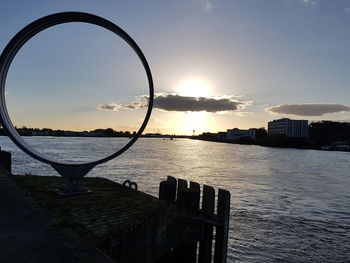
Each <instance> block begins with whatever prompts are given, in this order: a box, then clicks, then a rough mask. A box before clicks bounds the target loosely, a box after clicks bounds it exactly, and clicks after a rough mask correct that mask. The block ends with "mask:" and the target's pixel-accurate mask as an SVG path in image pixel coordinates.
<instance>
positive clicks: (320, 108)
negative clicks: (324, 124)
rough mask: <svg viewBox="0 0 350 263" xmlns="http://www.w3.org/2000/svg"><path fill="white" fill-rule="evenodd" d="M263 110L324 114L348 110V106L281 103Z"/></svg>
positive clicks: (296, 113) (282, 112)
mask: <svg viewBox="0 0 350 263" xmlns="http://www.w3.org/2000/svg"><path fill="white" fill-rule="evenodd" d="M265 110H266V111H268V112H270V113H273V114H286V115H296V116H323V115H324V114H328V113H336V112H343V111H350V107H349V106H346V105H342V104H330V103H329V104H322V103H307V104H282V105H278V106H274V107H270V108H266V109H265Z"/></svg>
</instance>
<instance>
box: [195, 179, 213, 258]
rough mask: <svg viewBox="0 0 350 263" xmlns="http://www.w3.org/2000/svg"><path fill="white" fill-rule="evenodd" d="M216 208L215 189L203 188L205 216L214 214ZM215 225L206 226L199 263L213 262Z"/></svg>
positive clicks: (200, 247)
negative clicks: (212, 249)
mask: <svg viewBox="0 0 350 263" xmlns="http://www.w3.org/2000/svg"><path fill="white" fill-rule="evenodd" d="M214 206H215V190H214V188H213V187H211V186H208V185H204V186H203V200H202V212H203V215H204V216H211V215H213V214H214ZM212 240H213V225H211V224H206V225H205V228H204V236H203V240H201V241H200V243H199V253H198V263H210V262H211V258H212V255H211V248H212V243H213V241H212Z"/></svg>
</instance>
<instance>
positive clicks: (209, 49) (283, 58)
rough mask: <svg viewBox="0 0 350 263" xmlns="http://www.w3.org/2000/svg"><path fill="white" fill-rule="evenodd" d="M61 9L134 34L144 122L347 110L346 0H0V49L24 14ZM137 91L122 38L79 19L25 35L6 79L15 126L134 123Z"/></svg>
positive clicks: (221, 123) (196, 125) (186, 129)
mask: <svg viewBox="0 0 350 263" xmlns="http://www.w3.org/2000/svg"><path fill="white" fill-rule="evenodd" d="M63 11H81V12H87V13H92V14H95V15H98V16H101V17H104V18H106V19H108V20H110V21H111V22H113V23H115V24H117V25H118V26H120V27H121V28H123V29H124V30H125V31H126V32H128V34H129V35H130V36H131V37H132V38H133V39H134V40H135V41H136V43H137V44H138V45H139V46H140V48H141V49H142V51H143V53H144V54H145V56H146V58H147V61H148V63H149V65H150V68H151V71H152V75H153V79H154V86H155V101H154V108H153V112H152V116H151V119H150V122H149V124H148V126H147V129H146V132H161V133H172V134H192V133H193V131H194V133H195V134H199V133H202V132H217V131H225V130H226V129H232V128H235V127H237V128H241V129H248V128H258V127H267V122H268V121H271V120H273V119H278V118H282V117H288V118H292V119H307V120H309V121H319V120H333V121H350V102H349V98H350V87H349V83H350V74H349V73H350V30H349V28H350V0H337V1H333V0H266V1H261V0H218V1H214V0H178V1H164V0H159V1H156V0H154V1H153V0H149V1H110V0H101V1H89V0H84V1H78V0H77V1H72V0H70V1H66V0H60V1H41V0H35V1H34V0H31V1H28V0H27V1H16V0H12V1H8V0H2V1H1V8H0V21H1V23H0V35H1V38H0V51H1V52H2V50H3V49H4V48H5V46H6V45H7V43H8V42H9V41H10V39H11V38H12V37H13V36H14V35H15V34H16V33H17V32H18V31H19V30H20V29H22V28H23V27H24V26H26V25H27V24H29V23H30V22H32V21H34V20H36V19H38V18H40V17H43V16H45V15H49V14H52V13H57V12H63ZM147 100H148V83H147V78H146V74H145V71H144V69H143V67H142V64H141V63H140V61H139V59H138V58H137V56H136V55H135V53H134V52H133V51H132V49H131V48H130V47H129V46H128V45H127V44H126V43H125V42H124V41H123V40H121V39H120V38H119V37H118V36H116V35H114V34H113V33H111V32H109V31H107V30H105V29H102V28H99V27H97V26H94V25H89V24H84V23H67V24H64V25H58V26H55V27H52V28H49V29H47V30H45V31H43V32H41V33H39V34H38V35H36V36H35V37H33V38H32V39H31V40H29V41H28V42H27V43H26V44H25V45H24V46H23V47H22V49H21V50H20V51H19V53H18V54H17V55H16V57H15V59H14V61H13V62H12V65H11V68H10V71H9V73H8V76H7V82H6V104H7V108H8V111H9V114H10V117H11V120H12V122H13V124H14V125H16V126H19V127H21V126H27V127H36V128H44V127H48V128H53V129H66V130H76V131H83V130H93V129H97V128H108V127H110V128H113V129H115V130H129V131H134V130H138V127H139V126H140V125H141V123H142V121H143V119H144V116H145V114H146V107H147Z"/></svg>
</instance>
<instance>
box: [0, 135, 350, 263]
mask: <svg viewBox="0 0 350 263" xmlns="http://www.w3.org/2000/svg"><path fill="white" fill-rule="evenodd" d="M25 139H26V140H27V141H28V143H29V144H30V145H32V146H33V147H35V148H36V149H37V150H39V151H41V152H44V153H45V154H48V155H50V156H53V158H58V159H61V160H67V161H73V160H74V161H91V160H96V159H99V158H102V157H104V156H106V152H107V153H111V152H112V151H113V150H116V149H119V148H120V147H121V146H123V145H125V143H127V142H128V139H126V138H67V137H65V138H57V137H56V138H55V137H27V138H25ZM0 146H1V147H2V149H3V150H7V151H10V152H12V154H13V173H20V174H23V173H31V174H38V175H57V174H56V172H55V171H54V170H53V169H52V168H50V167H49V166H48V165H44V164H41V163H40V162H38V161H36V160H34V159H32V158H31V157H28V156H27V155H26V154H24V153H22V152H21V151H20V150H18V149H17V148H16V147H15V146H14V145H13V143H12V142H11V141H10V140H9V139H8V138H7V137H4V136H1V137H0ZM349 168H350V153H349V152H329V151H314V150H297V149H282V148H268V147H260V146H248V145H237V144H224V143H215V142H205V141H197V140H189V139H174V140H169V139H166V140H163V139H156V138H141V139H140V140H138V141H137V142H136V143H135V145H134V146H132V147H131V148H130V149H129V150H128V151H127V152H125V153H124V154H122V155H121V156H119V157H118V158H116V159H114V160H112V161H110V162H108V163H105V164H102V165H99V166H97V167H95V168H94V169H93V170H92V171H91V172H90V174H89V176H102V177H106V178H109V179H111V180H114V181H116V182H123V181H124V180H126V179H131V180H132V181H135V182H137V184H138V186H139V190H141V191H144V192H146V193H149V194H151V195H155V196H157V194H158V185H159V182H160V181H162V180H164V179H165V178H166V176H168V175H171V176H174V177H177V178H183V179H186V180H192V181H195V182H198V183H200V184H207V185H211V186H214V187H215V188H224V189H227V190H229V191H230V192H231V219H230V238H229V248H228V262H250V263H252V262H350V173H349Z"/></svg>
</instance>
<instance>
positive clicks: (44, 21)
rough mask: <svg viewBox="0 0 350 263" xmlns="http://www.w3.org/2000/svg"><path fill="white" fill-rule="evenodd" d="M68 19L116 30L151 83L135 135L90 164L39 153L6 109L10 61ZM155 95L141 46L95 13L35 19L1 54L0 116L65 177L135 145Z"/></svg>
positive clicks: (15, 137)
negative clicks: (133, 53) (30, 41)
mask: <svg viewBox="0 0 350 263" xmlns="http://www.w3.org/2000/svg"><path fill="white" fill-rule="evenodd" d="M69 22H84V23H89V24H94V25H97V26H100V27H103V28H105V29H107V30H109V31H112V32H113V33H115V34H116V35H118V36H119V37H121V38H122V39H123V40H124V41H125V42H127V43H128V44H129V46H130V47H131V48H132V49H133V50H134V51H135V53H136V54H137V56H138V57H139V59H140V60H141V63H142V64H143V67H144V69H145V71H146V74H147V79H148V84H149V101H148V109H147V113H146V116H145V119H144V121H143V123H142V125H141V127H140V129H139V130H138V132H137V133H136V135H135V136H134V137H133V138H132V139H131V140H130V141H129V142H128V143H127V144H126V145H125V146H124V147H123V148H122V149H120V150H118V151H117V152H115V153H113V154H111V155H109V156H107V157H105V158H102V159H100V160H97V161H93V162H87V163H69V162H58V161H55V160H53V159H51V158H48V157H46V156H43V155H42V154H40V153H39V152H37V151H35V150H33V149H31V148H30V147H29V145H28V144H27V143H26V142H25V141H24V140H23V138H22V137H21V136H20V135H19V134H18V132H17V131H16V129H15V127H14V126H13V124H12V122H11V119H10V117H9V114H8V112H7V108H6V101H5V84H6V77H7V73H8V70H9V68H10V65H11V62H12V61H13V59H14V57H15V56H16V54H17V52H18V51H19V50H20V49H21V47H22V46H23V45H24V44H25V43H26V42H27V41H28V40H29V39H31V38H32V37H33V36H35V35H36V34H37V33H39V32H41V31H43V30H45V29H47V28H49V27H52V26H55V25H59V24H63V23H69ZM153 97H154V88H153V80H152V74H151V70H150V67H149V65H148V63H147V60H146V58H145V56H144V55H143V53H142V51H141V49H140V48H139V47H138V45H137V44H136V43H135V41H134V40H133V39H132V38H131V37H130V36H129V35H128V34H127V33H126V32H125V31H124V30H123V29H121V28H120V27H118V26H117V25H115V24H113V23H112V22H110V21H108V20H106V19H104V18H102V17H99V16H96V15H92V14H88V13H82V12H63V13H56V14H52V15H48V16H45V17H43V18H40V19H38V20H36V21H34V22H32V23H31V24H29V25H28V26H26V27H24V28H23V29H22V30H21V31H19V32H18V33H17V34H16V35H15V36H14V37H13V38H12V39H11V41H10V42H9V43H8V44H7V46H6V48H5V49H4V51H3V52H2V54H1V56H0V117H1V124H2V126H3V128H4V130H5V132H6V133H7V134H8V136H9V137H10V139H11V140H12V141H13V142H14V143H15V144H16V145H17V146H18V147H19V148H20V149H22V150H23V151H24V152H26V153H27V154H29V155H30V156H31V157H33V158H35V159H37V160H39V161H41V162H44V163H47V164H49V165H51V166H52V167H53V168H54V169H55V170H56V171H57V172H58V173H59V174H61V175H62V176H63V177H66V178H68V179H70V180H74V179H78V180H79V179H81V178H82V177H83V176H84V175H86V174H87V173H88V172H89V171H90V170H91V169H92V168H93V167H95V166H96V165H98V164H101V163H104V162H107V161H109V160H111V159H113V158H115V157H117V156H118V155H120V154H122V153H123V152H125V151H126V150H127V149H128V148H129V147H130V146H131V145H132V144H134V143H135V141H136V140H137V139H138V138H139V137H140V135H141V134H142V132H143V130H144V129H145V127H146V125H147V122H148V120H149V118H150V116H151V112H152V107H153Z"/></svg>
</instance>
